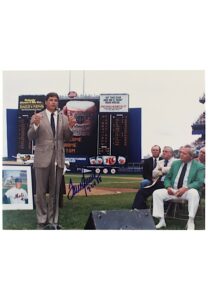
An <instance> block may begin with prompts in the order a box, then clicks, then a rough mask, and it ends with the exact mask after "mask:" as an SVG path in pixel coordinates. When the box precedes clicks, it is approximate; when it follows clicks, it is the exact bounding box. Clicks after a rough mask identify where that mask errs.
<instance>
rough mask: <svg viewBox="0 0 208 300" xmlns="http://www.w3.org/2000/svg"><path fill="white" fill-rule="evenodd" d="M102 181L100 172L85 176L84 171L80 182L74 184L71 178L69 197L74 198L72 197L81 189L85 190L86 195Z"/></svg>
mask: <svg viewBox="0 0 208 300" xmlns="http://www.w3.org/2000/svg"><path fill="white" fill-rule="evenodd" d="M101 181H102V179H101V176H100V174H92V175H91V176H90V177H88V178H85V176H84V173H83V175H82V179H81V181H80V183H79V184H73V181H72V179H71V178H70V180H69V192H68V195H67V198H68V199H69V200H72V198H73V197H74V196H75V195H76V194H78V193H79V192H80V191H81V190H83V189H84V190H85V196H86V197H87V193H88V192H91V189H92V188H94V187H95V186H96V185H97V184H99V183H100V182H101Z"/></svg>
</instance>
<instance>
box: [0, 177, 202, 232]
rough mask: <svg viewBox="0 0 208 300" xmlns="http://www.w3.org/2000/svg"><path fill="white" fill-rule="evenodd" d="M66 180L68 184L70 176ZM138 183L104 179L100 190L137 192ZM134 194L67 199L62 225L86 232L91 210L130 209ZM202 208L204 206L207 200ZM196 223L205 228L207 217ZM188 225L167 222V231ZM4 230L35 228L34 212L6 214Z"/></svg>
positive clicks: (178, 222)
mask: <svg viewBox="0 0 208 300" xmlns="http://www.w3.org/2000/svg"><path fill="white" fill-rule="evenodd" d="M126 177H130V178H129V179H126ZM72 178H73V182H74V183H78V182H80V176H77V175H73V176H72ZM65 181H66V183H68V181H69V175H68V174H67V175H66V178H65ZM138 184H139V177H138V176H136V175H127V176H126V175H116V176H102V182H101V183H100V184H99V187H111V188H112V187H120V188H121V187H122V188H133V189H135V193H136V191H137V189H138ZM135 193H134V192H133V193H121V194H113V195H102V196H92V195H90V193H89V194H88V196H87V197H85V196H78V195H77V196H75V197H74V198H73V199H72V200H68V199H67V197H66V196H64V207H63V208H62V209H60V224H61V225H62V226H63V227H64V229H83V228H84V226H85V224H86V222H87V219H88V217H89V215H90V212H91V211H92V210H120V209H131V205H132V203H133V200H134V196H135ZM201 205H202V206H204V201H202V204H201ZM195 224H196V229H205V220H204V217H197V218H196V220H195ZM185 225H186V221H185V220H182V221H181V220H176V219H174V220H173V219H167V229H166V230H171V229H173V230H184V229H185ZM3 229H36V215H35V210H12V211H11V210H10V211H3Z"/></svg>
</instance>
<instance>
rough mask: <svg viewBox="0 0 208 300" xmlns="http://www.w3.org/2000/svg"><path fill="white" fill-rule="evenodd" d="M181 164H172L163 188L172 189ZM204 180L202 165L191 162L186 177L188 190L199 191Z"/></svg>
mask: <svg viewBox="0 0 208 300" xmlns="http://www.w3.org/2000/svg"><path fill="white" fill-rule="evenodd" d="M181 164H182V161H181V160H176V161H174V162H173V164H172V166H171V168H170V171H169V173H168V174H167V175H166V176H165V180H164V185H165V188H168V187H173V186H174V181H175V178H176V176H177V174H178V171H179V169H180V166H181ZM204 178H205V167H204V165H203V164H201V163H199V162H197V161H196V160H192V164H191V168H190V172H189V176H188V188H189V189H196V190H200V188H201V187H202V186H203V184H204Z"/></svg>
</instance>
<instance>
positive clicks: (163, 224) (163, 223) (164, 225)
mask: <svg viewBox="0 0 208 300" xmlns="http://www.w3.org/2000/svg"><path fill="white" fill-rule="evenodd" d="M155 227H156V229H160V228H162V227H166V223H165V220H164V219H160V222H159V223H158V224H157V225H156V226H155Z"/></svg>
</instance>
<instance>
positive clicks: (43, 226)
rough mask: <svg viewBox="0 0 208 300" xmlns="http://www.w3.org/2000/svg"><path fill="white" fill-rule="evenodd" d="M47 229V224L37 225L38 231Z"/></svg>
mask: <svg viewBox="0 0 208 300" xmlns="http://www.w3.org/2000/svg"><path fill="white" fill-rule="evenodd" d="M45 227H46V224H45V223H39V224H37V229H38V230H43V229H45Z"/></svg>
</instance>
